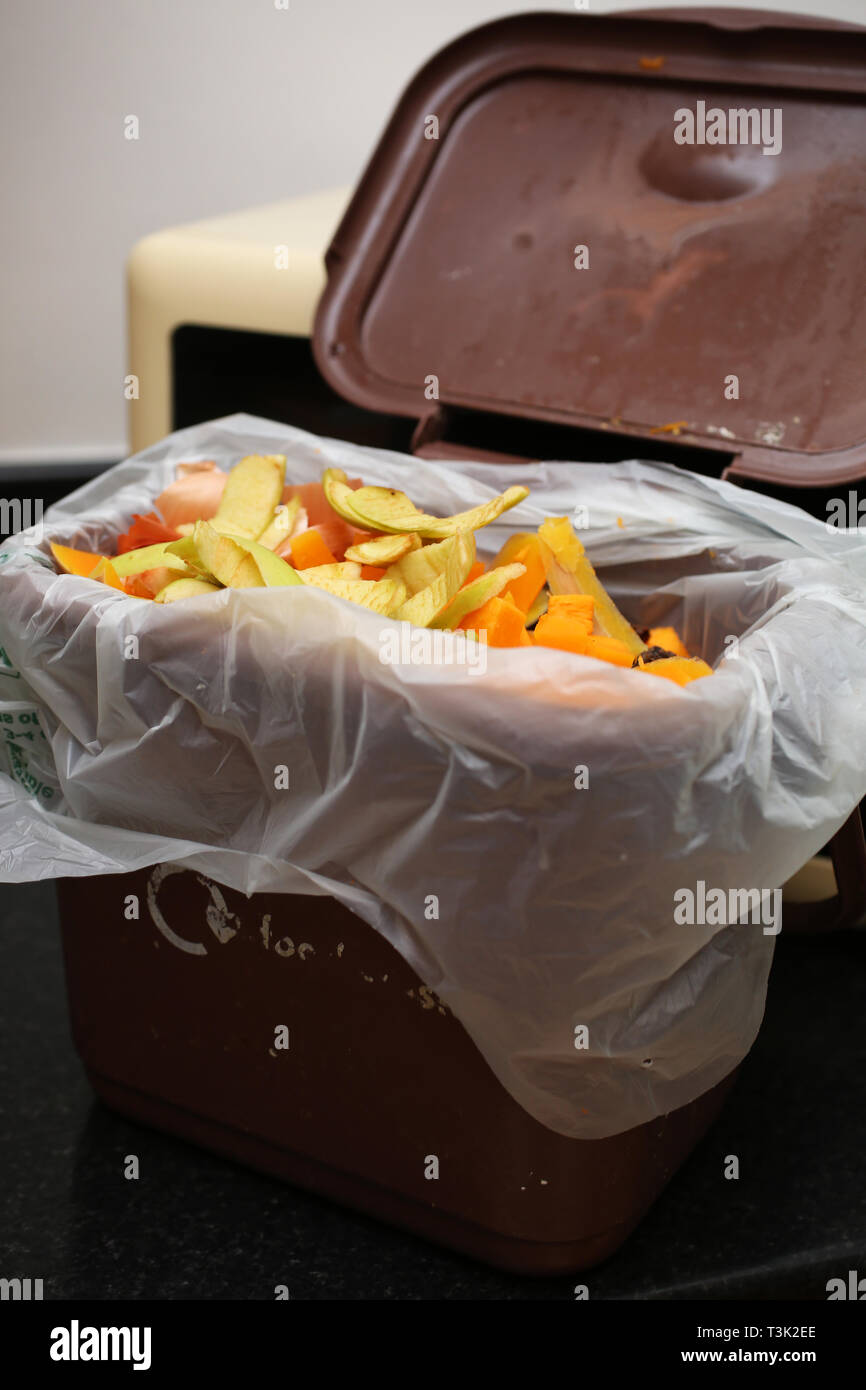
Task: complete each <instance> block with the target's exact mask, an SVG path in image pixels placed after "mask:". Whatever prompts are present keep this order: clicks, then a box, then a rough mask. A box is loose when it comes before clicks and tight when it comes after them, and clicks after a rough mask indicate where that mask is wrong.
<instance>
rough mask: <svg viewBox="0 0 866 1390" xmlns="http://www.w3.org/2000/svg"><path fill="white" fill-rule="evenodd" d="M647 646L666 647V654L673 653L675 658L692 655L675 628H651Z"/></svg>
mask: <svg viewBox="0 0 866 1390" xmlns="http://www.w3.org/2000/svg"><path fill="white" fill-rule="evenodd" d="M647 646H648V647H664V649H665V651H666V652H673V654H674V656H690V655H691V653H690V652H689V650H688V648H687V647H686V645H685V643H684V642H683V639H682V638H681V637H680V634H679V633H678V632H677V630H676V628H675V627H651V628H650V630H649V637H648V638H647Z"/></svg>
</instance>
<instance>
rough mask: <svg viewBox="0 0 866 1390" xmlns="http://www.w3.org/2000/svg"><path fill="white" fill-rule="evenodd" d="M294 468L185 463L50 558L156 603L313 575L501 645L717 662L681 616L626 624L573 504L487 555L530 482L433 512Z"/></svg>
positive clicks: (650, 668) (381, 607) (423, 623)
mask: <svg viewBox="0 0 866 1390" xmlns="http://www.w3.org/2000/svg"><path fill="white" fill-rule="evenodd" d="M285 472H286V459H285V456H284V455H282V454H251V455H249V456H247V457H246V458H243V459H241V460H240V462H239V463H238V464H236V465H235V467H234V468H233V469H232V470H231V472H230V473H228V474H227V473H224V472H222V471H221V470H220V469H218V468H217V467H216V465H215V464H214V463H213V462H211V461H209V460H205V461H202V462H198V463H187V464H180V465H179V466H178V474H179V476H178V478H177V480H176V482H174V483H172V484H171V485H170V486H169V487H167V488H166V489H165V491H164V492H163V493H161V494H160V496H159V497H158V498H157V499H156V503H155V510H154V511H153V512H150V513H148V514H147V515H145V516H141V515H135V516H134V517H133V520H132V524H131V525H130V526H129V528H128V529H127V530H126V531H125V532H124V533H123V535H121V536H120V537H118V540H117V542H116V553H115V554H114V555H111V556H109V555H99V554H96V553H94V552H92V551H85V550H75V549H71V548H70V547H68V546H63V545H57V544H52V546H51V551H52V554H53V556H54V560H55V562H56V564H57V566H58V568H59V569H60V571H61V572H63V573H68V574H74V575H79V576H82V577H86V578H89V579H93V580H96V581H99V582H101V583H102V584H107V585H109V586H110V587H111V588H113V589H117V590H119V591H121V592H122V593H125V594H128V595H130V596H133V597H136V598H139V599H146V600H150V601H153V602H155V603H161V604H165V603H178V602H184V601H186V600H190V599H194V598H203V597H207V596H208V595H211V594H214V593H218V592H219V591H220V590H222V589H226V588H228V589H244V588H280V587H290V586H300V585H305V584H306V585H314V586H315V587H317V588H320V589H324V590H326V591H327V592H328V593H330V594H332V595H333V596H334V597H336V598H341V599H345V600H347V601H348V602H350V603H355V604H359V605H360V606H361V607H363V608H367V609H370V610H371V611H372V612H374V613H378V614H381V616H382V617H386V618H393V619H395V620H396V621H398V622H407V623H410V624H412V625H413V626H415V627H419V628H434V629H443V630H449V631H457V630H459V631H462V632H464V633H466V634H467V635H468V636H469V637H470V638H474V639H475V640H478V641H483V642H486V643H487V644H488V645H489V646H492V647H555V648H557V649H558V650H560V651H566V652H573V653H574V654H575V655H577V656H582V657H590V658H593V659H596V660H599V661H606V662H608V663H610V664H612V665H614V666H621V667H625V668H628V669H633V670H635V671H638V672H643V673H646V674H649V675H654V676H662V677H664V678H665V679H667V680H670V681H673V682H675V683H676V684H677V685H687V684H688V683H689V682H691V681H693V680H697V679H699V678H700V677H702V676H709V675H712V669H711V667H710V666H708V665H707V663H706V662H705V661H703V660H701V658H700V657H697V656H693V655H692V654H691V653H689V652H688V651H687V650H686V648H685V646H684V645H683V643H682V641H681V639H680V637H679V635H678V633H677V632H676V631H675V630H674V629H673V628H653V629H650V630H649V631H648V632H646V633H645V634H643V633H638V632H637V631H636V630H635V629H634V628H633V627H632V626H631V624H630V623H629V622H628V621H627V619H626V618H624V617H623V615H622V614H621V613H620V611H619V609H618V608H617V607H616V605H615V604H614V602H613V600H612V599H611V597H610V595H609V594H608V593H607V592H606V590H605V589H604V587H603V585H602V584H601V581H600V580H599V578H598V576H597V574H596V573H595V570H594V569H593V567H592V565H591V563H590V561H589V559H588V557H587V555H586V551H585V550H584V547H583V545H582V543H581V541H580V539H579V537H578V536H577V535H576V534H575V532H574V530H573V528H572V526H571V524H570V522H569V521H568V519H567V518H566V517H548V518H547V520H545V521H544V522H543V523H542V525H541V526H539V528H538V530H537V532H529V531H526V532H518V533H516V534H513V535H512V536H510V537H509V539H508V540H507V541H506V543H505V545H504V546H503V547H502V549H501V550H500V551H499V553H498V555H496V556H495V557H494V558H493V559H491V560H489V561H485V560H483V559H481V558H479V556H478V553H477V541H476V537H477V533H478V532H480V531H481V530H482V529H483V528H484V527H485V526H487V525H489V524H490V523H491V522H493V521H496V520H497V519H498V518H499V517H500V516H502V514H503V513H504V512H506V511H509V510H510V509H511V508H512V507H516V506H518V505H519V504H520V503H521V502H523V501H524V500H525V499H526V498H527V497H528V495H529V491H528V489H527V488H525V487H520V486H516V487H509V488H507V489H506V490H505V492H503V493H501V494H500V495H499V496H497V497H494V498H492V499H491V500H490V501H489V502H486V503H483V504H482V505H480V506H477V507H473V508H471V509H470V510H468V511H465V512H459V513H457V514H456V515H455V516H447V517H438V516H432V515H429V514H428V513H425V512H422V511H420V510H419V509H418V508H417V507H416V506H415V505H414V503H413V502H412V501H411V500H410V499H409V497H407V495H406V494H405V493H404V492H401V491H399V490H397V489H394V488H384V487H371V486H366V485H364V484H363V483H362V482H361V481H360V480H359V479H354V480H350V479H349V478H347V476H346V475H345V473H343V472H341V471H340V470H339V469H336V468H329V469H326V470H325V472H324V473H323V475H322V480H321V482H320V483H306V484H303V485H301V486H291V485H288V486H287V485H286V481H285Z"/></svg>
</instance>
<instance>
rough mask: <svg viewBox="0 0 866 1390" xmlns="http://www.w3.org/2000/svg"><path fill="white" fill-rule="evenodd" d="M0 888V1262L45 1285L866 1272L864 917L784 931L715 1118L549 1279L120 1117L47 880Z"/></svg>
mask: <svg viewBox="0 0 866 1390" xmlns="http://www.w3.org/2000/svg"><path fill="white" fill-rule="evenodd" d="M0 901H2V909H0V1029H2V1036H0V1261H2V1268H0V1276H2V1277H7V1278H9V1277H16V1276H17V1277H22V1278H26V1277H30V1278H34V1279H36V1278H41V1279H42V1280H43V1281H44V1296H45V1298H46V1299H49V1298H61V1299H62V1298H84V1299H91V1298H92V1299H143V1298H156V1299H178V1298H181V1299H183V1298H197V1299H273V1297H274V1287H275V1285H277V1284H285V1285H287V1286H288V1288H289V1290H290V1296H291V1297H292V1298H293V1299H298V1298H300V1299H335V1300H344V1299H410V1300H412V1299H431V1298H432V1299H440V1298H444V1299H526V1298H529V1299H571V1298H573V1297H574V1293H573V1288H574V1284H575V1283H578V1282H582V1283H586V1284H587V1285H588V1286H589V1293H590V1297H591V1298H596V1299H610V1298H639V1299H647V1298H675V1299H704V1298H725V1299H727V1298H753V1297H758V1298H772V1297H777V1298H786V1297H795V1298H819V1299H824V1298H826V1292H825V1285H826V1281H827V1279H829V1278H831V1277H836V1276H841V1277H843V1278H845V1277H846V1276H847V1271H848V1270H849V1269H858V1270H859V1271H860V1273H861V1275H862V1274H866V1193H864V1182H863V1154H864V1151H866V1042H864V1034H863V1029H862V1020H863V1018H864V1016H866V935H864V934H863V933H859V934H858V933H854V932H848V933H840V934H837V935H835V936H831V937H827V938H824V939H821V938H819V937H812V938H803V937H801V938H794V937H792V938H786V937H785V935H784V933H783V935H782V937H781V939H780V941H779V944H778V947H777V954H776V962H775V965H774V967H773V973H772V977H771V981H770V994H769V1000H768V1006H767V1016H766V1020H765V1023H764V1027H763V1029H762V1032H761V1035H760V1037H759V1039H758V1041H757V1043H756V1045H755V1047H754V1049H753V1051H752V1054H751V1055H750V1057H749V1059H748V1060H747V1062H746V1063H745V1065H744V1067H743V1069H742V1072H741V1075H740V1079H739V1080H738V1082H737V1084H736V1086H735V1088H734V1091H733V1093H732V1094H731V1097H730V1099H729V1101H728V1103H727V1105H726V1107H725V1110H724V1111H723V1114H722V1117H721V1119H720V1120H719V1121H718V1122H717V1124H716V1125H715V1127H714V1128H713V1129H712V1130H711V1131H710V1133H709V1135H708V1136H707V1138H706V1139H705V1140H704V1141H703V1143H702V1144H701V1145H700V1147H699V1148H698V1149H697V1150H696V1151H695V1153H694V1155H693V1156H692V1157H691V1158H690V1159H689V1161H688V1162H687V1164H686V1165H685V1167H684V1168H683V1169H682V1170H681V1171H680V1172H679V1173H678V1174H677V1176H676V1177H675V1178H674V1180H673V1182H672V1183H671V1185H670V1186H669V1188H668V1189H667V1191H666V1192H665V1193H664V1194H663V1196H662V1197H661V1199H660V1201H659V1202H658V1203H657V1205H656V1207H655V1208H654V1209H653V1211H652V1212H651V1213H650V1214H649V1216H648V1217H647V1218H646V1219H645V1221H644V1222H643V1224H642V1225H641V1226H640V1228H639V1229H638V1231H637V1232H636V1233H635V1235H634V1236H633V1237H632V1238H631V1240H630V1241H629V1242H628V1243H627V1244H626V1246H625V1247H624V1249H623V1250H622V1251H621V1252H620V1253H619V1254H617V1255H615V1256H614V1257H613V1258H612V1259H611V1260H609V1261H608V1262H607V1263H606V1264H605V1265H603V1266H602V1267H600V1268H599V1269H597V1270H594V1271H590V1272H589V1273H588V1274H586V1275H583V1276H580V1277H579V1278H574V1279H546V1280H541V1281H537V1280H530V1279H525V1278H516V1277H513V1276H510V1275H506V1274H500V1273H497V1272H496V1271H494V1270H490V1269H487V1268H485V1267H483V1266H481V1265H477V1264H474V1263H473V1262H472V1261H470V1260H468V1259H465V1258H462V1257H460V1256H457V1255H453V1254H451V1253H449V1252H448V1251H445V1250H439V1249H437V1248H436V1247H434V1246H431V1245H428V1244H426V1243H425V1242H423V1241H421V1240H418V1239H416V1238H415V1237H413V1236H409V1235H405V1234H403V1233H402V1232H400V1231H397V1230H393V1229H390V1228H389V1227H386V1226H382V1225H379V1224H378V1223H376V1222H374V1221H372V1220H368V1219H367V1218H365V1217H362V1216H358V1215H356V1214H354V1213H353V1212H350V1211H346V1210H343V1209H342V1208H339V1207H336V1206H333V1205H331V1204H330V1203H328V1202H325V1201H323V1200H320V1199H318V1198H316V1197H313V1196H310V1195H308V1194H307V1193H304V1192H301V1191H298V1190H296V1189H294V1188H291V1187H288V1186H285V1185H283V1184H281V1183H279V1182H277V1181H275V1180H273V1179H270V1178H267V1177H263V1176H261V1175H259V1174H257V1173H253V1172H251V1171H248V1170H245V1169H243V1168H239V1167H236V1166H235V1165H233V1164H231V1163H228V1162H225V1161H223V1160H222V1159H219V1158H215V1157H213V1156H212V1155H210V1154H207V1153H205V1152H203V1151H201V1150H198V1149H195V1148H192V1147H190V1146H189V1145H186V1144H183V1143H181V1142H179V1141H176V1140H174V1139H171V1138H168V1137H166V1136H164V1135H160V1134H157V1133H155V1132H153V1131H150V1130H146V1129H141V1128H139V1127H138V1126H135V1125H133V1124H131V1123H129V1122H127V1121H125V1120H121V1119H119V1118H117V1117H115V1116H114V1115H113V1114H112V1113H111V1112H110V1111H108V1110H106V1109H105V1108H104V1107H103V1106H102V1105H101V1104H99V1103H98V1102H96V1101H95V1100H94V1098H93V1095H92V1093H91V1091H90V1089H89V1086H88V1084H87V1082H86V1080H85V1078H84V1074H83V1071H82V1068H81V1065H80V1063H79V1061H78V1059H77V1057H76V1055H75V1052H74V1051H73V1047H72V1043H71V1041H70V1038H69V1032H68V1021H67V1012H66V1002H65V994H64V981H63V965H62V959H61V953H60V943H59V935H58V931H57V914H56V907H55V900H54V888H53V885H51V884H32V885H30V884H28V885H22V886H14V887H9V886H8V885H4V886H2V887H0ZM106 988H107V989H110V988H111V982H110V980H107V981H106ZM129 1153H135V1154H137V1155H138V1156H139V1160H140V1165H141V1176H140V1178H139V1180H138V1181H137V1182H130V1181H127V1180H125V1178H124V1177H123V1160H124V1157H125V1155H127V1154H129ZM729 1154H736V1155H738V1157H739V1160H740V1174H741V1176H740V1178H739V1180H737V1181H729V1180H726V1179H725V1178H724V1176H723V1169H724V1162H725V1157H726V1155H729Z"/></svg>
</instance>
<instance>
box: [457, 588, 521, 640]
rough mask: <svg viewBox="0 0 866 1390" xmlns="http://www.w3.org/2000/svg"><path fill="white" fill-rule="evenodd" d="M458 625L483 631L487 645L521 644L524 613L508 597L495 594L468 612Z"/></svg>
mask: <svg viewBox="0 0 866 1390" xmlns="http://www.w3.org/2000/svg"><path fill="white" fill-rule="evenodd" d="M460 626H461V627H462V628H464V629H467V630H468V631H470V632H479V631H482V630H483V631H485V632H486V633H487V645H488V646H489V647H519V646H523V645H524V643H523V640H522V637H521V633H523V632H525V631H526V615H525V614H524V613H521V611H520V609H519V608H518V607H517V606H516V605H515V604H513V603H512V602H511V601H510V600H509V599H506V598H501V597H500V596H499V595H497V596H496V597H495V598H490V599H488V600H487V602H486V603H483V604H482V605H481V607H480V608H476V610H475V612H474V613H469V614H468V615H467V616H466V617H465V618H464V619H463V622H462V623H461V624H460Z"/></svg>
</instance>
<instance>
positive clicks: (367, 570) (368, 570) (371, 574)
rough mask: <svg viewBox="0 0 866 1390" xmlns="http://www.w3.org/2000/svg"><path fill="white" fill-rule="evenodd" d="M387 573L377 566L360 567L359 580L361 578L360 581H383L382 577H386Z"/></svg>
mask: <svg viewBox="0 0 866 1390" xmlns="http://www.w3.org/2000/svg"><path fill="white" fill-rule="evenodd" d="M387 573H388V571H387V570H383V569H380V567H379V566H378V565H362V566H361V578H362V579H384V577H385V575H386V574H387Z"/></svg>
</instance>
